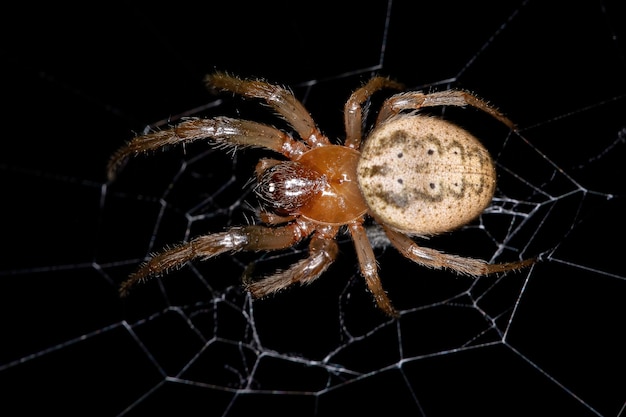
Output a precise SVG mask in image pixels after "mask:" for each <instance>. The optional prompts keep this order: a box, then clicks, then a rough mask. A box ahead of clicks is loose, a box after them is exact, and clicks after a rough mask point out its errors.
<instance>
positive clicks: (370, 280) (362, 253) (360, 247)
mask: <svg viewBox="0 0 626 417" xmlns="http://www.w3.org/2000/svg"><path fill="white" fill-rule="evenodd" d="M349 228H350V234H351V236H352V240H353V241H354V246H355V248H356V253H357V258H358V259H359V266H360V269H361V275H363V277H364V278H365V283H366V284H367V288H368V289H369V290H370V292H371V293H372V295H373V296H374V300H375V301H376V305H378V307H379V308H380V309H381V310H383V311H384V312H385V313H386V314H388V315H389V316H392V317H397V316H398V312H397V311H396V309H395V308H394V307H393V305H392V304H391V300H389V297H387V293H386V292H385V290H384V289H383V286H382V283H381V282H380V278H379V277H378V265H377V263H376V256H375V255H374V250H373V249H372V245H371V244H370V242H369V240H368V238H367V232H366V231H365V228H364V227H363V225H362V224H361V223H359V222H354V223H351V224H350V226H349Z"/></svg>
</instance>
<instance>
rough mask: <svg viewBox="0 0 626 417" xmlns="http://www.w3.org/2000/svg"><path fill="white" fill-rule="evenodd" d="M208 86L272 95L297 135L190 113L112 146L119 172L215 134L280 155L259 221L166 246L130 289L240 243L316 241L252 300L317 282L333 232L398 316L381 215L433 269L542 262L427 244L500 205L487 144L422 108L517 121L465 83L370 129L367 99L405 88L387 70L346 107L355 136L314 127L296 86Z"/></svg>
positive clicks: (401, 97) (412, 99) (399, 108)
mask: <svg viewBox="0 0 626 417" xmlns="http://www.w3.org/2000/svg"><path fill="white" fill-rule="evenodd" d="M205 81H206V84H207V86H208V87H209V88H210V89H212V90H214V91H217V92H230V93H233V94H236V95H240V96H243V97H245V98H253V99H259V100H262V101H264V102H265V103H266V104H267V105H269V106H270V107H271V108H272V109H273V110H274V111H275V112H276V113H277V115H278V116H280V117H282V119H284V120H285V121H286V123H287V124H288V125H289V126H290V127H291V128H292V129H293V131H294V132H295V134H296V135H297V136H298V138H294V137H293V136H292V135H291V134H290V133H287V132H286V131H284V130H280V129H277V128H275V127H272V126H269V125H266V124H261V123H257V122H254V121H250V120H241V119H233V118H228V117H214V118H210V119H203V118H191V119H186V120H184V121H182V122H181V123H180V124H178V125H175V126H173V127H172V128H170V129H167V130H162V131H155V132H152V133H148V134H146V135H143V136H137V137H135V138H134V139H132V140H131V141H130V142H128V143H127V144H126V145H124V146H123V147H122V148H121V149H119V150H118V151H117V152H116V153H114V154H113V156H112V157H111V160H110V162H109V165H108V175H109V179H110V180H113V179H114V177H115V175H116V172H117V171H118V170H119V168H120V167H121V165H122V164H123V163H124V162H125V161H126V160H127V159H128V158H129V157H131V156H134V155H137V154H141V153H144V152H148V151H152V150H156V149H159V148H163V147H165V146H167V145H176V144H183V143H189V142H192V141H195V140H207V139H208V140H211V141H213V142H214V143H215V144H217V145H218V146H222V147H248V146H252V147H259V148H265V149H267V150H270V151H274V152H275V153H276V154H278V155H282V157H281V158H263V159H260V161H259V162H258V164H257V165H256V169H255V173H256V179H257V183H256V185H255V193H256V195H258V197H259V201H260V203H261V208H260V209H259V211H258V216H259V220H260V222H261V223H262V224H253V225H246V226H239V227H232V228H230V229H228V230H225V231H221V232H218V233H211V234H208V235H203V236H198V237H195V238H193V239H192V240H190V241H188V242H183V243H180V244H178V245H177V246H175V247H172V248H169V249H166V250H163V251H162V252H160V253H157V254H155V255H153V256H152V258H151V259H149V260H148V261H147V262H145V263H143V264H142V265H141V266H140V267H139V268H138V270H137V271H136V272H134V273H132V274H131V275H130V276H129V277H128V279H127V280H126V281H125V282H123V283H122V285H121V287H120V293H121V295H122V296H125V295H127V294H128V292H129V290H130V289H131V288H132V287H133V286H134V285H136V284H137V283H139V282H142V281H145V280H146V279H148V278H150V277H155V276H160V275H163V274H165V273H167V272H169V271H170V270H172V269H174V268H179V267H181V266H183V265H184V264H185V263H187V262H189V261H191V260H194V259H202V260H205V259H208V258H212V257H214V256H217V255H220V254H223V253H228V252H237V251H274V250H281V249H286V248H289V247H291V246H293V245H295V244H297V243H299V242H301V241H302V240H304V239H308V240H309V243H308V256H307V257H305V258H304V259H301V260H299V261H297V262H296V263H294V264H292V265H291V266H289V267H288V268H286V269H284V270H279V271H277V272H275V273H273V274H271V275H269V276H266V277H263V278H261V279H259V280H256V281H252V282H247V283H245V284H244V285H245V287H246V289H247V290H248V291H249V292H250V293H251V294H252V296H253V297H255V298H260V297H264V296H267V295H269V294H273V293H276V292H277V291H280V290H282V289H284V288H287V287H289V286H290V285H292V284H294V283H300V284H308V283H311V282H312V281H314V280H315V279H317V278H318V277H319V276H320V275H322V274H323V273H324V272H325V271H326V270H327V269H328V268H329V266H330V265H331V264H332V263H333V261H334V260H335V259H336V257H337V254H338V245H337V242H336V237H337V235H338V234H339V233H340V231H342V230H346V229H347V232H348V233H349V235H350V237H351V238H352V240H353V242H354V245H355V248H356V254H357V258H358V264H359V267H360V272H361V275H362V276H363V278H364V279H365V283H366V285H367V288H368V289H369V291H370V292H371V293H372V295H373V298H374V300H375V302H376V304H377V306H378V307H379V308H380V309H381V310H382V311H383V312H385V313H386V314H387V315H389V316H397V315H398V313H397V310H396V309H395V308H394V306H393V305H392V303H391V301H390V299H389V297H388V296H387V294H386V292H385V290H384V289H383V286H382V284H381V281H380V278H379V275H378V267H377V262H376V257H375V255H374V251H373V249H372V246H371V244H370V242H369V241H368V237H367V233H366V228H365V226H364V222H365V221H366V219H367V218H371V219H372V220H373V221H375V222H376V223H378V224H379V225H380V226H381V227H382V229H383V230H384V233H385V234H386V236H387V237H388V239H389V241H390V243H391V245H393V246H394V247H395V248H396V249H397V250H398V251H399V252H400V253H401V254H402V255H404V256H405V257H406V258H408V259H409V260H411V261H413V262H416V263H418V264H421V265H423V266H426V267H431V268H448V269H451V270H454V271H456V272H457V273H460V274H465V275H470V276H480V275H486V274H492V273H497V272H505V271H509V270H516V269H520V268H522V267H525V266H528V265H530V264H532V263H533V262H534V260H533V259H527V260H522V261H517V262H507V263H498V264H489V263H487V262H486V261H483V260H481V259H474V258H466V257H461V256H458V255H454V254H448V253H444V252H441V251H438V250H435V249H431V248H428V247H423V246H420V245H418V244H417V243H416V241H415V238H417V237H428V236H432V235H436V234H440V233H445V232H450V231H453V230H455V229H458V228H459V227H461V226H463V225H465V224H467V223H469V222H470V221H472V220H473V219H475V218H476V217H477V216H478V215H479V214H480V213H481V212H482V211H483V210H484V209H485V208H486V207H487V206H488V205H489V204H490V202H491V199H492V197H493V195H494V190H495V184H496V173H495V168H494V164H493V162H492V159H491V157H490V155H489V153H488V151H487V150H486V149H485V148H484V147H483V146H482V145H481V143H480V142H479V141H478V139H476V138H475V137H474V136H472V135H471V134H470V133H469V132H467V131H466V130H464V129H462V128H460V127H458V126H456V125H455V124H452V123H450V122H448V121H445V120H443V119H441V118H436V117H432V116H426V115H424V114H420V112H419V110H420V109H422V108H425V107H432V106H460V107H464V106H468V105H469V106H472V107H474V108H477V109H479V110H481V111H483V112H485V113H487V114H489V115H490V116H492V117H494V118H495V119H497V120H498V121H500V122H502V123H503V124H505V125H506V126H508V127H509V128H511V129H513V128H514V125H513V123H512V122H511V121H510V120H509V119H508V118H507V117H505V116H504V115H503V114H502V113H501V112H499V111H498V110H496V109H495V108H494V107H492V106H490V105H489V104H487V103H486V102H485V101H483V100H481V99H479V98H477V97H475V96H474V95H472V94H470V93H468V92H465V91H460V90H446V91H441V92H433V93H430V94H425V93H422V92H419V91H408V92H398V93H396V94H395V95H392V96H391V97H389V98H387V99H386V100H385V101H384V102H383V103H382V106H381V108H380V110H379V112H378V115H377V117H376V120H375V123H374V125H373V127H372V128H371V130H370V132H369V134H367V135H365V137H364V133H363V131H362V130H363V124H364V123H363V122H364V119H365V118H366V104H367V103H368V102H369V100H370V98H371V96H372V95H373V94H374V93H375V92H377V91H379V90H381V89H395V90H398V91H400V90H402V85H401V84H399V83H397V82H395V81H393V80H391V79H389V78H386V77H380V76H377V77H374V78H372V79H370V80H369V81H368V82H367V83H365V84H364V85H363V86H361V87H360V88H358V89H357V90H355V91H354V92H353V93H352V95H351V96H350V97H349V99H348V101H347V102H346V103H345V107H344V124H345V133H346V138H345V141H344V143H343V144H342V145H337V144H333V143H332V142H331V141H330V140H329V138H328V137H326V136H325V135H323V134H322V133H321V131H320V130H319V129H318V127H317V126H316V124H315V122H314V121H313V119H312V117H311V116H310V114H309V112H308V111H307V110H306V109H305V107H304V106H303V104H302V103H301V102H300V101H298V100H297V99H296V97H295V96H294V95H293V94H292V93H291V92H290V91H289V90H287V89H285V88H283V87H280V86H276V85H272V84H269V83H267V82H265V81H261V80H255V79H241V78H237V77H233V76H230V75H228V74H225V73H215V74H212V75H208V76H207V77H206V79H205Z"/></svg>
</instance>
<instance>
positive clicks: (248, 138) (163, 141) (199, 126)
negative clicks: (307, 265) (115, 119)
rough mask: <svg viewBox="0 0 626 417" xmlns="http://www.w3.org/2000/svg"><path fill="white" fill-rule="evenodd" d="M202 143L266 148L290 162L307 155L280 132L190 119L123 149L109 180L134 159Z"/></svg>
mask: <svg viewBox="0 0 626 417" xmlns="http://www.w3.org/2000/svg"><path fill="white" fill-rule="evenodd" d="M199 139H211V140H213V141H215V142H217V143H218V145H220V146H233V147H236V146H257V147H263V148H267V149H270V150H273V151H276V152H278V153H281V154H283V155H285V156H287V157H289V158H291V157H293V156H295V155H300V154H302V153H303V152H305V151H306V146H305V145H304V144H303V143H301V142H298V141H295V140H293V139H292V138H291V137H290V136H289V135H288V134H286V133H285V132H283V131H281V130H279V129H276V128H274V127H271V126H267V125H264V124H262V123H256V122H251V121H248V120H239V119H231V118H228V117H216V118H214V119H188V120H185V121H184V122H182V123H180V124H178V125H176V126H174V127H172V128H171V129H166V130H162V131H157V132H153V133H149V134H147V135H143V136H137V137H135V138H134V139H133V140H131V141H130V142H128V143H127V144H126V145H124V146H122V147H121V148H120V149H119V150H118V151H117V152H115V153H114V154H113V156H112V157H111V159H110V160H109V164H108V167H107V173H108V177H109V179H110V180H112V179H114V178H115V175H116V173H117V171H118V170H119V168H120V167H121V166H122V165H123V164H124V162H125V161H126V160H127V159H128V158H129V157H131V156H134V155H138V154H140V153H144V152H148V151H154V150H157V149H160V148H163V147H165V146H168V145H177V144H182V143H188V142H193V141H196V140H199Z"/></svg>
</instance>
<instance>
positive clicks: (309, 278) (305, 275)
mask: <svg viewBox="0 0 626 417" xmlns="http://www.w3.org/2000/svg"><path fill="white" fill-rule="evenodd" d="M338 251H339V249H338V246H337V242H335V240H334V234H333V236H328V235H324V234H320V233H318V232H316V233H314V234H313V236H312V237H311V242H310V243H309V256H308V257H307V258H305V259H302V260H300V261H298V262H296V263H295V264H293V265H292V266H291V267H289V268H288V269H286V270H284V271H278V272H276V273H274V274H272V275H270V276H267V277H265V278H262V279H260V280H258V281H255V282H251V283H248V284H247V285H246V289H247V290H248V291H250V293H251V294H252V295H253V296H254V297H256V298H262V297H265V296H266V295H269V294H273V293H275V292H278V291H280V290H282V289H284V288H287V287H289V286H290V285H292V284H295V283H297V282H299V283H300V284H310V283H311V282H313V281H315V280H316V279H317V278H319V277H320V275H322V274H323V273H324V272H325V271H326V270H327V269H328V267H329V266H330V265H331V264H332V263H333V262H334V260H335V258H336V257H337V253H338Z"/></svg>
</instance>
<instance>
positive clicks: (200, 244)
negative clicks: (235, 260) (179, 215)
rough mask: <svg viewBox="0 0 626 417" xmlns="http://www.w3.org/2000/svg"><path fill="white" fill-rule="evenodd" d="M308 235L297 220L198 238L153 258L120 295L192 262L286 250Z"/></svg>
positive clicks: (134, 274) (307, 229)
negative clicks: (254, 252)
mask: <svg viewBox="0 0 626 417" xmlns="http://www.w3.org/2000/svg"><path fill="white" fill-rule="evenodd" d="M310 233H311V229H310V226H309V225H308V223H305V222H298V221H296V222H293V223H290V224H288V225H285V226H281V227H265V226H259V225H251V226H243V227H234V228H232V229H230V230H228V231H225V232H221V233H213V234H210V235H205V236H199V237H196V238H194V239H193V240H191V241H189V242H187V243H182V244H180V245H178V246H175V247H173V248H170V249H168V250H165V251H163V252H161V253H158V254H156V255H154V256H153V257H152V258H151V259H149V260H148V261H147V262H145V263H144V264H142V265H141V266H140V267H139V269H138V270H137V271H136V272H134V273H133V274H131V275H130V276H129V277H128V279H127V280H126V281H125V282H123V283H122V285H121V286H120V294H121V295H122V296H126V295H127V294H128V292H129V291H130V290H131V288H132V287H134V286H135V285H136V284H138V283H141V282H144V281H146V280H147V279H149V278H152V277H156V276H160V275H163V274H166V273H167V272H169V271H170V270H172V269H176V268H180V267H182V266H183V265H184V264H185V263H187V262H189V261H191V260H194V259H201V260H206V259H209V258H212V257H214V256H217V255H220V254H223V253H225V252H237V251H240V250H279V249H285V248H288V247H290V246H292V245H294V244H295V243H296V242H298V241H300V240H302V239H303V238H304V237H306V236H308V235H309V234H310Z"/></svg>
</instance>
